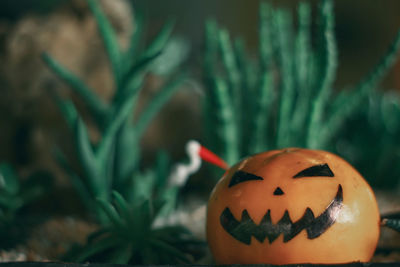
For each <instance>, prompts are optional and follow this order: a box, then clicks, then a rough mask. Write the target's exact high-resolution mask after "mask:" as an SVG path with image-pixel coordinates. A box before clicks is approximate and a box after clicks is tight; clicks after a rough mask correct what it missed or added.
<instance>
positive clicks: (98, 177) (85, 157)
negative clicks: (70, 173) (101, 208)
mask: <svg viewBox="0 0 400 267" xmlns="http://www.w3.org/2000/svg"><path fill="white" fill-rule="evenodd" d="M74 135H75V141H76V148H77V152H78V157H79V161H80V162H81V164H82V167H83V169H84V171H85V176H86V177H85V178H86V179H87V183H88V186H89V188H90V191H91V193H92V194H93V196H94V197H104V196H105V194H106V192H107V188H106V184H105V181H104V173H103V172H102V170H101V168H102V167H103V166H102V165H100V164H99V163H98V162H97V160H96V157H95V155H94V152H93V149H92V145H91V142H90V139H89V135H88V132H87V129H86V126H85V124H84V123H83V121H82V120H81V119H80V118H78V120H77V121H76V124H75V132H74Z"/></svg>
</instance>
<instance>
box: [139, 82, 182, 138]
mask: <svg viewBox="0 0 400 267" xmlns="http://www.w3.org/2000/svg"><path fill="white" fill-rule="evenodd" d="M185 77H186V75H181V76H180V77H178V78H177V79H174V80H172V81H171V82H170V83H168V84H167V85H166V86H165V87H164V88H162V89H161V91H160V92H159V93H158V94H157V95H156V96H155V97H154V98H153V100H152V101H151V102H150V104H148V106H147V107H146V108H145V110H144V111H143V112H142V114H141V115H140V117H139V119H138V121H137V122H136V124H135V128H136V134H137V137H138V138H141V136H142V135H143V134H144V133H145V131H146V129H147V127H148V126H149V124H150V123H151V121H152V120H153V118H154V117H155V115H156V114H157V113H158V112H159V111H160V110H161V108H162V107H163V106H164V105H165V104H166V102H167V101H168V100H169V99H170V98H171V97H172V96H173V95H174V94H175V93H176V92H177V91H178V90H179V89H180V85H181V84H182V82H183V81H184V79H185Z"/></svg>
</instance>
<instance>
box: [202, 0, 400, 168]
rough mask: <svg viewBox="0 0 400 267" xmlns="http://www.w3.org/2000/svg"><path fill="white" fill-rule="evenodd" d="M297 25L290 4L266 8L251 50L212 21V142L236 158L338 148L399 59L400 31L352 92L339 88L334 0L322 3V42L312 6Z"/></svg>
mask: <svg viewBox="0 0 400 267" xmlns="http://www.w3.org/2000/svg"><path fill="white" fill-rule="evenodd" d="M297 20H298V22H297V28H296V29H295V28H294V26H293V18H292V16H291V15H290V13H289V11H288V10H285V9H279V8H273V7H272V6H271V5H269V4H266V3H263V4H261V7H260V24H259V50H258V55H257V57H251V56H249V53H248V52H247V51H246V49H245V43H244V41H243V40H242V39H241V38H235V39H234V40H233V41H232V40H231V39H232V38H231V37H230V35H229V32H228V31H227V30H226V29H221V28H220V27H219V26H218V25H217V23H216V22H215V21H212V20H211V21H208V23H207V24H206V34H205V38H206V48H205V56H204V58H205V59H204V83H205V86H206V88H207V89H206V97H205V99H204V102H205V103H204V106H205V108H204V110H205V116H204V117H205V129H206V135H207V141H206V142H207V144H208V145H209V146H210V148H212V149H213V150H214V151H215V152H217V153H218V154H219V155H220V156H222V157H223V158H224V159H226V160H227V162H228V163H230V164H233V163H235V162H236V161H238V160H239V159H240V158H242V157H244V156H246V155H249V154H252V153H256V152H260V151H264V150H270V149H277V148H284V147H290V146H297V147H307V148H313V149H328V150H332V149H333V148H334V147H335V142H336V137H337V136H338V135H339V133H340V132H341V131H342V130H343V128H344V126H345V125H346V122H348V119H349V118H351V117H353V116H354V115H355V114H357V113H359V112H361V109H362V107H363V105H366V103H367V102H368V95H369V93H370V92H371V91H373V89H375V88H376V86H377V85H378V84H379V82H380V81H381V80H382V78H383V77H384V74H385V73H386V72H387V70H388V69H389V68H390V67H391V66H392V65H393V63H394V62H395V59H396V54H397V52H398V50H399V47H400V31H399V33H398V34H397V36H396V37H395V39H394V41H393V43H392V44H391V46H390V48H389V49H388V51H387V53H386V54H385V55H384V56H383V57H382V59H381V60H380V62H378V64H377V65H376V66H375V67H373V68H372V70H371V71H370V73H369V74H368V75H366V76H365V77H364V78H363V79H361V81H360V82H359V83H358V84H356V85H355V86H351V87H350V88H351V89H349V90H339V89H337V88H334V81H335V77H336V70H337V66H338V62H337V61H338V59H337V58H338V56H337V54H338V52H337V45H336V41H335V35H334V11H333V1H332V0H324V1H321V4H320V6H319V11H318V21H317V25H318V29H317V31H316V37H315V40H316V43H315V45H314V44H313V42H312V39H314V38H313V37H312V36H311V32H313V31H312V23H311V8H310V5H309V4H306V3H301V4H300V5H299V7H298V14H297Z"/></svg>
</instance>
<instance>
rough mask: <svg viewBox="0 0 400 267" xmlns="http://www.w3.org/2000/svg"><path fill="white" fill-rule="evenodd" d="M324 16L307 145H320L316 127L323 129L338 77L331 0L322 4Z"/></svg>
mask: <svg viewBox="0 0 400 267" xmlns="http://www.w3.org/2000/svg"><path fill="white" fill-rule="evenodd" d="M321 17H322V19H321V20H322V33H321V35H322V44H321V46H320V47H321V48H320V49H321V52H320V56H319V58H320V60H321V62H320V64H319V68H320V70H321V73H320V74H319V75H318V76H319V77H320V79H319V81H318V83H317V85H316V86H317V90H318V91H317V92H316V93H317V96H316V98H315V100H314V101H313V103H312V110H311V114H310V116H311V119H310V124H309V126H308V133H307V138H308V139H307V147H309V148H314V149H315V148H321V147H319V139H320V134H321V133H320V132H319V131H316V130H315V129H321V127H322V125H321V123H322V119H323V114H324V113H325V111H326V106H327V104H329V101H330V96H331V93H332V89H333V88H332V87H333V82H334V79H335V77H336V69H337V48H336V41H335V36H334V23H335V21H334V14H333V2H332V1H331V0H324V1H323V3H322V6H321Z"/></svg>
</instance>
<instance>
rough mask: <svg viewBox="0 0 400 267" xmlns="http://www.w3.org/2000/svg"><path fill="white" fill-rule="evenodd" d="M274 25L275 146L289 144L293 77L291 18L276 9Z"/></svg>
mask: <svg viewBox="0 0 400 267" xmlns="http://www.w3.org/2000/svg"><path fill="white" fill-rule="evenodd" d="M273 21H274V25H275V33H276V34H277V36H276V42H277V53H278V65H279V68H280V73H281V78H280V82H281V88H280V91H281V95H280V101H279V116H278V125H277V147H278V148H282V147H286V146H288V145H289V140H290V137H291V131H290V130H291V129H290V127H289V126H288V125H290V121H291V118H292V115H293V106H294V99H295V88H294V79H293V61H294V60H293V47H292V42H293V40H291V37H292V35H293V34H292V20H291V17H290V16H289V14H288V13H287V12H286V11H283V10H276V11H275V12H274V17H273Z"/></svg>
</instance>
